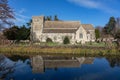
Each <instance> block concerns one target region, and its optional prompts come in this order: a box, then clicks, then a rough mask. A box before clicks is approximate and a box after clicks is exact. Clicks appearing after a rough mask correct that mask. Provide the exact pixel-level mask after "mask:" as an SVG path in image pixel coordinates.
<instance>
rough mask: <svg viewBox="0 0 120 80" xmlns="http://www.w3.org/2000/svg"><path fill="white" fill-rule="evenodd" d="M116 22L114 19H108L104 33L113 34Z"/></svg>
mask: <svg viewBox="0 0 120 80" xmlns="http://www.w3.org/2000/svg"><path fill="white" fill-rule="evenodd" d="M115 30H116V20H115V18H114V17H110V19H109V22H108V24H107V25H106V31H107V33H108V34H112V35H114V34H115Z"/></svg>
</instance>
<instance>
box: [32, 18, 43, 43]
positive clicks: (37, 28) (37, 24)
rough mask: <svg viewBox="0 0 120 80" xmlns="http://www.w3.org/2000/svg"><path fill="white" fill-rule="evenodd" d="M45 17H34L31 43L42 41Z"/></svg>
mask: <svg viewBox="0 0 120 80" xmlns="http://www.w3.org/2000/svg"><path fill="white" fill-rule="evenodd" d="M43 24H44V16H33V17H32V24H31V41H33V42H36V41H40V39H41V34H42V30H43Z"/></svg>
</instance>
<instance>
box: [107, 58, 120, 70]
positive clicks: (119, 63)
mask: <svg viewBox="0 0 120 80" xmlns="http://www.w3.org/2000/svg"><path fill="white" fill-rule="evenodd" d="M106 59H107V60H108V62H109V64H110V66H111V67H112V68H114V67H120V57H119V56H111V57H106Z"/></svg>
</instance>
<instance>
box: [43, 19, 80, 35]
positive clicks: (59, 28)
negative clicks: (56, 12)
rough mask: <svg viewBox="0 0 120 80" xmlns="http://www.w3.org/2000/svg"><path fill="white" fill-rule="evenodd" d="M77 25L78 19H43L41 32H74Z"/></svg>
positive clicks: (78, 24)
mask: <svg viewBox="0 0 120 80" xmlns="http://www.w3.org/2000/svg"><path fill="white" fill-rule="evenodd" d="M79 27H80V22H79V21H45V23H44V27H43V33H75V32H76V30H77V29H78V28H79Z"/></svg>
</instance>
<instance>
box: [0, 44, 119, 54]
mask: <svg viewBox="0 0 120 80" xmlns="http://www.w3.org/2000/svg"><path fill="white" fill-rule="evenodd" d="M0 53H1V54H6V55H83V56H88V55H89V56H105V55H120V51H119V50H117V49H115V48H111V49H104V48H103V49H102V48H100V49H99V48H82V47H74V48H73V47H39V46H0Z"/></svg>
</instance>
